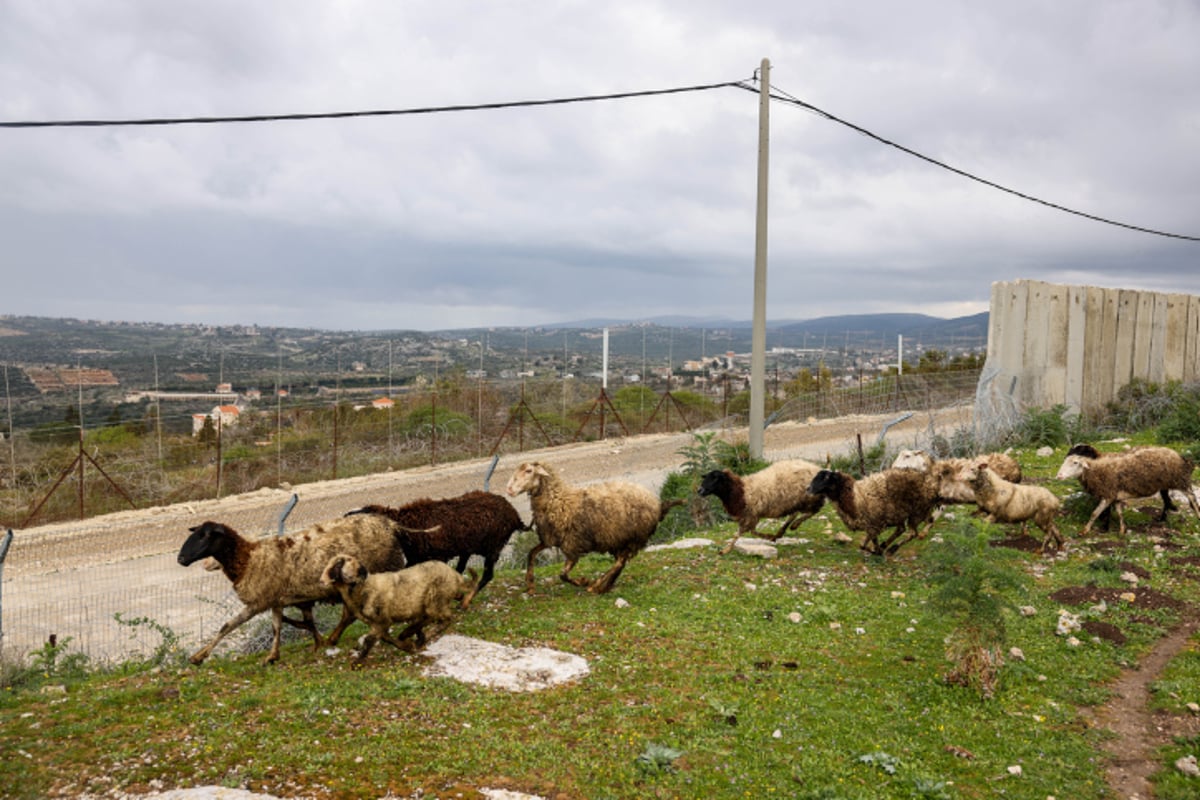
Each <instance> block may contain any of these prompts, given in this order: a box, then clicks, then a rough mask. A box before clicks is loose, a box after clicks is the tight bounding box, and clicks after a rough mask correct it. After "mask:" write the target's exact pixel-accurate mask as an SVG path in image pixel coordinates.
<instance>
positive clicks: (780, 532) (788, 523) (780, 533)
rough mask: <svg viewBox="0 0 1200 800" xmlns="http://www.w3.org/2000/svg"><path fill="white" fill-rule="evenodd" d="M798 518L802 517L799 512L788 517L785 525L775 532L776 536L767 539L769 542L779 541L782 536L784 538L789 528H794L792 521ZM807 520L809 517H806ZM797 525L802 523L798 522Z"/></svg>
mask: <svg viewBox="0 0 1200 800" xmlns="http://www.w3.org/2000/svg"><path fill="white" fill-rule="evenodd" d="M798 516H800V512H798V511H797V512H796V513H795V514H792V515H791V516H790V517H788V518H787V519H786V520H784V522H783V525H781V526H779V530H777V531H776V532H775V535H774V536H768V537H767V541H768V542H774V541H777V540H778V539H779V538H780V537H781V536H783V535H784V534H785V533H787V532H788V528H790V527H792V521H793V520H795V519H796V517H798ZM805 519H808V517H805ZM796 524H797V525H799V524H800V523H799V522H797V523H796Z"/></svg>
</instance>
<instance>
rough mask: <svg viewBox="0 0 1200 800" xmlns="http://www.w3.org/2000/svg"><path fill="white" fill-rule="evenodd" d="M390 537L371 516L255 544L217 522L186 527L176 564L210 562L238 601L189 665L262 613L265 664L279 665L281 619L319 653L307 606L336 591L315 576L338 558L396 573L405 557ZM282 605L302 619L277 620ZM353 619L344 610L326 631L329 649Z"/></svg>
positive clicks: (390, 529) (381, 520)
mask: <svg viewBox="0 0 1200 800" xmlns="http://www.w3.org/2000/svg"><path fill="white" fill-rule="evenodd" d="M396 531H397V526H396V523H394V522H392V521H391V520H389V519H387V518H385V517H380V516H376V515H365V516H356V517H344V518H341V519H336V520H333V521H331V522H325V523H318V524H316V525H313V526H311V527H309V528H306V529H304V530H302V531H298V532H297V533H294V534H292V535H290V536H279V537H271V538H266V539H260V540H257V541H252V540H249V539H246V538H245V537H243V536H241V535H240V534H239V533H238V532H237V531H235V530H233V529H232V528H230V527H229V526H227V525H223V524H221V523H219V522H212V521H209V522H204V523H202V524H200V525H197V526H196V527H194V528H191V529H190V535H189V536H188V538H187V540H186V541H184V543H183V546H182V547H180V549H179V556H178V557H177V559H176V560H177V561H178V562H179V563H180V564H181V565H183V566H185V567H186V566H188V565H189V564H192V563H194V562H196V561H199V560H200V559H202V558H206V557H208V556H212V557H213V558H214V559H215V560H216V561H217V562H218V563H219V564H220V565H221V570H222V571H223V572H224V573H225V577H227V578H229V580H230V582H232V583H233V590H234V591H235V592H236V593H237V596H238V599H239V600H241V601H242V603H243V607H242V610H241V611H240V612H239V613H238V614H237V616H235V617H234V618H233V619H231V620H229V621H228V622H226V623H225V624H224V625H222V626H221V630H220V631H219V632H218V633H217V635H216V637H215V638H214V639H213V640H212V641H211V642H209V643H208V644H207V645H205V646H204V647H202V648H200V649H199V650H197V651H196V652H195V653H193V654H192V656H191V662H192V663H193V664H201V663H203V661H204V660H205V659H206V658H208V657H209V655H211V654H212V651H213V649H214V648H215V647H216V646H217V643H218V642H220V641H221V640H222V639H224V638H225V637H226V636H227V635H229V634H230V633H231V632H233V631H234V630H236V629H237V628H238V627H240V626H241V625H242V624H243V623H245V622H246V621H247V620H249V619H251V618H252V617H255V616H257V615H258V614H260V613H262V612H263V611H266V610H268V609H270V611H271V614H272V623H273V626H274V629H275V635H274V638H273V640H272V642H271V649H270V652H269V653H268V654H267V658H266V663H268V664H270V663H274V662H275V661H277V660H279V645H280V636H281V633H282V624H283V622H284V621H285V620H286V621H288V622H290V623H292V624H295V625H298V626H299V627H303V628H306V629H307V630H308V631H309V632H310V633H312V636H313V649H314V650H318V649H320V647H321V645H322V641H321V635H320V634H319V633H318V632H317V628H316V625H315V624H314V622H313V618H312V608H313V605H314V604H315V603H316V602H317V601H324V600H333V601H336V600H338V593H337V592H336V591H334V590H332V589H329V588H328V587H323V586H321V583H320V578H321V571H322V570H323V569H324V567H325V565H326V564H327V563H328V561H329V559H330V558H331V557H332V556H334V555H337V554H338V553H353V554H355V556H356V557H357V558H358V559H359V560H360V561H361V562H362V563H363V564H367V565H370V566H371V567H373V568H374V569H376V570H380V571H383V570H394V569H399V568H400V567H403V566H404V551H403V550H402V549H401V548H400V545H399V543H398V542H397V537H396ZM286 606H297V607H298V608H300V610H301V613H302V614H303V615H304V621H303V622H301V623H297V622H295V621H294V620H290V619H287V618H286V617H284V615H283V609H284V608H285V607H286ZM353 620H354V617H353V615H352V614H351V612H350V611H349V610H347V609H345V608H343V609H342V619H341V621H339V622H338V625H337V627H336V628H335V629H334V630H333V631H332V632H331V633H330V635H329V638H328V642H329V643H330V644H336V643H337V641H338V639H339V638H340V637H341V635H342V632H343V631H345V629H346V627H347V626H348V625H349V624H350V623H351V622H353Z"/></svg>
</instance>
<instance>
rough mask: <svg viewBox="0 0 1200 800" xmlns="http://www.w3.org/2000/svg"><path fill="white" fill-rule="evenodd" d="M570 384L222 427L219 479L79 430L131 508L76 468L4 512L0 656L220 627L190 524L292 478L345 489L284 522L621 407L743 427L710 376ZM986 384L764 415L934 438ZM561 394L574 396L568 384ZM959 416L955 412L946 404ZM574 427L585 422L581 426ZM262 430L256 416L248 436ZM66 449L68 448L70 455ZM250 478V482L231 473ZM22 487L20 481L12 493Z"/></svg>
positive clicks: (199, 447)
mask: <svg viewBox="0 0 1200 800" xmlns="http://www.w3.org/2000/svg"><path fill="white" fill-rule="evenodd" d="M574 383H575V384H576V385H574V386H571V387H568V388H567V389H564V387H563V384H562V382H558V383H557V384H555V385H550V386H528V385H527V386H523V387H521V386H515V387H508V388H502V387H497V386H486V387H485V386H480V387H478V389H477V391H478V395H477V396H476V397H469V396H466V395H468V394H470V393H468V392H462V393H460V395H459V396H458V397H455V398H448V397H444V396H438V397H436V398H435V397H434V396H433V395H432V393H427V394H425V395H422V396H410V397H406V398H405V400H404V404H399V403H398V404H397V405H398V406H399V409H393V411H392V412H391V416H390V418H389V416H387V415H380V414H378V413H377V412H376V411H371V412H368V413H370V414H372V415H373V417H372V418H371V419H370V420H369V423H370V424H369V425H368V424H367V422H368V420H364V419H363V418H361V417H355V416H354V414H357V413H361V412H355V411H346V410H343V411H341V412H340V413H341V416H342V417H344V419H341V418H339V422H338V426H339V427H338V431H337V434H336V436H337V441H336V442H335V440H334V435H335V434H334V431H333V430H332V427H331V426H330V425H329V424H328V420H327V421H326V423H327V424H326V425H325V426H324V427H323V428H322V429H321V430H318V431H315V432H313V433H312V434H311V437H312V439H311V441H310V442H309V443H308V444H307V445H306V447H304V448H298V449H296V450H294V451H289V452H287V453H286V454H284V453H282V448H279V449H276V448H274V447H273V446H272V445H274V444H275V443H274V442H270V443H268V444H267V445H264V446H262V447H261V448H259V449H261V450H265V451H266V452H265V453H258V452H256V450H255V446H254V445H253V444H250V445H247V444H246V443H245V442H246V439H245V438H239V437H241V436H242V434H243V432H238V434H237V435H234V434H230V436H229V437H228V440H227V441H225V442H223V446H227V447H228V448H229V449H226V450H225V451H224V452H223V454H222V455H221V458H223V459H226V460H225V461H223V463H221V464H220V466H219V471H220V472H221V473H223V474H221V475H220V476H219V478H220V480H222V481H224V485H223V486H218V485H217V481H218V465H217V464H216V463H214V462H215V459H216V458H217V455H216V452H215V450H214V449H213V445H212V443H208V444H205V443H201V442H197V441H189V440H190V439H191V437H186V438H187V439H188V440H185V439H179V440H176V441H174V442H173V443H172V445H171V446H172V447H175V448H179V449H180V450H181V451H183V455H180V454H178V453H176V454H174V455H172V456H171V458H172V459H175V460H178V461H182V462H185V463H187V462H189V461H196V462H202V463H198V464H188V466H189V467H190V468H192V469H193V472H192V473H191V474H190V476H189V477H185V478H181V477H178V476H169V475H166V476H165V475H164V473H165V472H166V471H167V470H166V466H165V465H164V463H163V460H162V459H161V458H160V457H159V454H158V449H157V447H156V443H155V442H154V441H150V442H147V441H142V440H139V441H134V442H132V443H130V442H129V441H123V442H118V443H116V444H111V443H110V444H106V443H104V442H97V441H87V440H86V438H85V442H86V445H85V446H86V447H88V448H90V449H89V451H88V452H89V454H90V455H91V456H92V457H93V458H95V459H96V461H97V462H98V463H99V464H101V465H104V466H105V468H106V471H107V472H108V473H109V474H110V476H111V477H112V478H113V480H114V481H117V482H121V483H122V485H123V486H125V487H126V490H127V491H128V492H129V493H130V495H131V496H132V497H134V498H135V500H136V504H137V506H138V508H137V509H136V510H135V509H130V508H128V507H127V506H125V505H124V504H123V503H120V502H117V503H112V502H109V503H108V505H105V503H104V502H101V501H100V499H99V498H102V497H103V496H104V495H103V491H104V482H103V481H102V480H100V479H97V478H94V477H90V476H88V475H86V474H85V475H84V480H85V481H87V483H86V485H85V486H84V487H83V490H80V485H79V479H78V475H77V473H71V474H70V475H68V476H67V478H65V479H64V485H65V486H66V489H65V490H63V491H64V495H65V498H66V499H65V500H60V501H58V502H59V505H58V506H55V505H54V503H49V504H47V506H46V513H47V514H48V515H51V514H53V515H57V520H58V521H56V522H53V523H45V524H43V523H41V522H38V523H37V524H33V525H30V526H28V527H24V528H22V527H20V526H19V525H17V524H13V523H11V522H10V523H9V525H10V526H11V527H13V528H16V529H17V530H16V531H15V535H14V537H13V540H12V546H11V548H10V549H9V552H8V554H7V558H5V559H4V560H3V561H2V562H0V658H3V659H16V660H21V659H27V658H29V657H30V654H31V653H34V652H36V651H38V649H39V648H42V647H43V646H44V645H45V644H46V643H47V642H48V641H49V640H50V637H52V636H53V637H54V639H55V641H57V642H58V644H59V645H60V646H62V645H64V644H65V645H66V647H67V648H68V650H69V652H76V653H83V654H85V655H86V656H87V657H88V658H89V659H91V660H94V661H98V662H113V661H120V660H124V659H127V658H130V657H145V656H146V655H148V654H151V653H155V652H156V651H159V650H160V649H161V648H164V647H172V648H186V649H187V650H189V651H190V650H191V649H193V648H194V647H196V646H198V645H199V644H200V643H202V642H203V641H206V640H207V639H208V638H211V637H212V636H213V635H215V633H216V631H217V629H218V628H220V626H221V625H222V624H223V623H224V622H226V621H227V620H228V619H230V618H231V617H232V616H233V615H234V614H235V613H236V611H237V610H238V609H239V608H240V606H241V604H240V601H238V600H237V598H236V595H234V593H233V591H232V589H231V586H230V583H229V581H228V579H226V578H225V576H224V575H223V573H221V572H220V571H219V570H217V571H208V570H205V569H204V568H203V567H202V566H201V565H199V564H195V565H192V566H191V567H189V568H186V569H185V568H182V567H180V566H179V565H178V564H177V563H176V561H175V557H176V554H177V552H178V549H179V546H180V544H181V543H182V540H183V538H184V537H185V536H186V532H187V528H189V527H191V526H194V525H198V524H200V523H201V522H203V521H205V520H206V519H219V520H220V521H222V522H224V523H226V524H228V525H230V526H231V527H233V528H234V529H236V530H238V531H239V532H241V533H242V534H243V535H247V536H252V537H256V536H272V535H276V534H277V533H278V531H279V530H280V527H281V526H280V519H281V517H282V516H283V515H284V513H285V511H286V510H287V507H288V506H289V504H294V503H295V497H294V494H293V485H297V486H299V485H301V484H305V485H310V484H306V483H305V482H306V481H309V480H316V481H325V480H327V479H330V478H334V477H335V476H336V477H337V478H339V480H338V482H337V486H338V487H345V488H344V489H343V488H339V490H338V491H337V492H331V493H330V494H329V496H325V495H323V494H318V493H306V496H304V497H303V498H302V499H301V500H300V502H299V503H298V504H295V509H294V510H293V511H291V513H290V515H288V516H287V517H286V524H285V525H284V526H283V527H284V528H286V530H287V531H296V530H299V529H301V528H303V527H306V526H308V525H311V524H313V523H316V522H319V521H323V520H328V519H332V518H335V517H338V516H341V515H342V514H343V513H345V511H347V510H348V509H349V508H350V507H354V506H358V505H365V504H367V503H381V504H385V505H396V504H398V503H400V502H407V501H408V499H415V498H407V499H406V498H404V497H403V496H402V494H399V493H398V488H397V487H398V478H397V476H398V475H400V474H401V473H402V471H404V470H416V471H417V472H419V473H425V472H428V471H429V470H430V469H432V470H433V471H434V472H436V473H438V474H439V475H441V474H450V473H451V472H454V471H455V470H457V469H460V468H459V467H457V466H456V465H457V464H458V463H459V462H460V461H462V464H463V465H464V466H462V467H461V469H462V470H466V469H470V470H472V471H473V472H472V473H471V479H472V480H478V482H479V483H478V484H476V486H477V488H482V482H483V480H484V478H485V466H486V463H487V461H488V460H489V459H490V458H491V456H492V455H493V454H497V455H504V454H513V453H519V452H523V451H525V450H530V449H541V448H544V447H548V446H559V445H564V444H569V443H571V442H572V441H574V440H576V439H579V440H585V439H586V440H592V439H601V438H606V439H607V438H613V437H616V438H619V437H621V436H622V435H623V433H621V432H620V431H619V428H618V426H617V424H616V422H615V421H614V420H613V418H612V417H613V412H614V411H615V412H616V413H618V414H620V416H621V421H622V422H623V423H624V424H625V426H626V427H627V428H628V429H629V433H630V434H631V435H636V434H638V433H641V432H643V431H647V432H650V433H664V432H666V433H678V432H687V431H691V432H699V431H702V430H705V429H725V430H736V429H744V427H745V424H746V422H745V414H744V413H743V412H741V411H739V409H738V408H737V403H736V401H735V396H734V395H732V394H730V395H723V394H722V393H721V391H720V388H719V387H718V388H717V390H716V391H715V392H714V393H712V394H710V395H709V396H708V398H707V402H706V403H705V404H698V403H697V402H696V401H695V398H694V397H690V396H688V395H687V394H686V393H682V394H683V397H684V399H685V400H686V401H687V402H686V403H681V404H680V405H675V404H674V403H671V402H670V401H669V400H668V401H667V402H662V401H663V397H664V395H663V394H662V393H659V394H654V393H650V394H649V395H645V396H640V397H639V398H638V402H637V403H632V404H631V403H630V401H629V398H628V397H618V400H619V401H620V402H618V403H616V404H615V405H614V406H613V408H612V410H611V411H607V412H606V414H605V419H604V420H603V421H602V420H601V418H600V414H599V413H598V412H595V413H591V415H590V416H588V414H587V413H586V412H587V411H588V406H589V405H590V404H591V403H592V401H593V400H594V399H595V398H596V397H598V396H599V391H598V388H599V387H598V386H595V385H590V386H589V385H587V384H584V383H583V382H574ZM983 386H984V384H983V382H981V381H980V380H979V374H978V372H975V371H970V372H957V373H935V374H931V375H913V376H904V377H903V378H896V377H895V376H893V377H892V378H891V379H889V380H875V381H871V382H863V383H862V384H859V385H850V386H840V387H837V388H833V387H822V388H821V389H820V390H817V391H812V392H808V393H803V394H798V395H795V396H793V397H785V396H783V395H782V394H780V393H778V392H776V391H772V390H771V387H768V388H769V392H770V393H769V398H770V400H769V407H770V409H771V413H770V416H769V418H768V426H771V425H779V424H782V423H784V422H793V423H801V424H804V423H809V422H815V421H817V420H824V419H830V418H838V417H845V416H849V415H888V414H893V413H894V414H895V415H897V416H899V415H901V414H905V413H909V414H913V415H921V418H922V419H927V420H928V423H927V425H926V427H925V428H924V429H923V430H921V431H920V432H918V433H917V434H915V435H912V434H910V438H909V439H908V440H906V441H905V442H903V443H902V446H906V447H911V446H928V445H929V444H930V443H931V442H932V441H933V440H934V439H936V438H937V437H943V438H944V437H947V436H950V437H953V436H957V435H961V434H962V433H963V431H962V430H961V429H951V428H949V427H948V426H947V424H946V423H945V417H944V415H942V414H941V412H940V411H939V410H943V409H954V408H957V409H962V408H969V407H970V406H971V405H972V404H973V403H974V402H976V401H977V399H978V397H979V396H980V392H982V391H983V389H982V387H983ZM485 392H486V393H491V394H492V395H493V400H492V401H491V402H489V403H484V402H482V400H481V399H480V398H481V396H482V395H483V394H484V393H485ZM564 392H570V393H571V394H569V395H568V396H566V397H564ZM673 394H674V395H676V396H679V395H680V394H681V393H679V392H675V393H673ZM435 404H436V408H437V411H436V412H435V414H436V415H437V416H434V417H433V418H432V419H430V418H429V417H430V416H432V415H429V413H428V412H429V410H430V409H431V408H432V407H433V406H434V405H435ZM564 408H565V409H566V414H564V413H563V409H564ZM667 409H669V411H668V410H667ZM413 414H417V415H418V418H419V419H423V420H426V421H427V422H428V424H427V425H426V426H425V427H423V428H422V427H421V426H420V425H418V424H412V422H413ZM961 418H962V415H961V414H959V415H957V416H955V419H961ZM239 424H241V423H239ZM602 425H603V426H606V427H604V428H601V426H602ZM364 429H369V431H368V430H364ZM580 429H582V431H583V433H582V434H580V435H579V436H578V437H577V436H576V432H577V431H579V430H580ZM768 429H769V428H768ZM368 432H369V433H370V434H371V435H367V433H368ZM261 434H262V430H261V429H259V430H258V431H257V432H255V434H253V435H261ZM547 439H548V440H549V441H546V440H547ZM853 445H854V443H853V442H852V441H850V440H847V441H846V442H845V443H844V446H845V447H846V448H847V449H848V448H850V447H852V446H853ZM18 452H19V453H20V457H19V458H18V460H17V461H18V466H17V471H18V472H21V471H24V478H22V477H21V476H20V475H17V476H14V475H8V478H9V479H10V481H9V485H8V488H7V489H5V491H6V492H7V493H8V494H7V503H8V507H7V508H6V509H4V511H5V514H6V516H7V517H8V519H9V520H12V519H14V518H15V517H19V516H21V514H22V513H26V512H27V511H28V509H29V508H30V507H31V504H32V502H33V500H32V499H31V498H34V497H35V496H37V494H38V492H44V491H45V489H46V487H47V485H48V482H49V481H51V480H53V478H55V477H57V476H56V475H54V470H51V469H42V470H40V473H39V474H41V476H42V480H41V481H37V482H34V484H33V485H32V486H26V485H24V484H23V481H24V480H27V479H28V478H29V476H30V475H31V474H34V473H37V472H38V470H37V469H35V468H34V466H33V465H32V464H31V463H30V462H28V461H25V462H24V463H22V461H21V458H30V457H31V456H30V455H29V454H30V453H32V450H30V451H24V452H21V448H18ZM69 454H70V450H69V448H68V449H66V450H65V453H64V455H69ZM767 455H768V458H776V459H778V458H786V457H795V456H797V455H799V454H798V453H793V452H788V451H783V450H781V451H778V452H773V453H768V454H767ZM139 456H141V458H140V459H139ZM476 473H477V474H476ZM255 476H257V479H254V478H255ZM243 478H244V479H245V483H244V484H243V483H241V482H240V481H241V480H242V479H243ZM13 484H15V487H14V486H13ZM235 489H236V491H235ZM189 490H190V491H191V494H189V493H188V492H189ZM22 491H23V492H25V494H23V495H22V494H20V492H22ZM80 497H83V500H84V505H85V508H84V511H85V513H84V515H83V518H82V519H80V518H78V516H77V512H78V508H77V507H76V503H77V502H78V501H79V498H80ZM109 500H110V501H111V498H109ZM351 503H352V504H351ZM54 509H57V510H54ZM93 509H96V511H95V512H94V511H93ZM101 511H104V512H108V513H99V512H101ZM244 627H245V628H247V629H248V630H247V632H246V633H245V635H243V636H242V637H240V642H241V644H239V638H238V637H234V638H233V641H232V642H231V644H230V645H224V644H223V645H222V650H225V649H226V648H228V647H239V646H242V647H248V648H249V649H255V648H257V647H261V646H262V643H263V641H264V638H263V637H264V631H265V630H267V629H269V618H267V617H264V618H260V619H259V620H256V621H255V622H252V623H251V624H249V625H247V626H244Z"/></svg>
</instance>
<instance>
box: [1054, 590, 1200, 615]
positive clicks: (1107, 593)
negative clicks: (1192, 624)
mask: <svg viewBox="0 0 1200 800" xmlns="http://www.w3.org/2000/svg"><path fill="white" fill-rule="evenodd" d="M1129 594H1132V595H1134V600H1133V602H1132V603H1131V605H1133V606H1136V607H1137V608H1140V609H1145V610H1149V611H1153V610H1156V609H1162V608H1166V609H1170V610H1172V611H1183V610H1185V609H1186V608H1188V604H1187V603H1185V602H1183V601H1182V600H1178V599H1176V598H1174V597H1171V595H1169V594H1164V593H1162V592H1160V591H1157V590H1155V589H1146V588H1137V589H1107V588H1101V587H1099V586H1067V587H1064V588H1062V589H1059V590H1058V591H1057V592H1054V593H1053V594H1051V595H1050V599H1051V600H1053V601H1054V602H1056V603H1062V604H1063V605H1065V606H1082V605H1096V604H1098V603H1100V602H1101V601H1104V602H1105V603H1107V604H1114V605H1115V604H1118V603H1125V602H1127V601H1126V600H1124V599H1122V598H1121V595H1129Z"/></svg>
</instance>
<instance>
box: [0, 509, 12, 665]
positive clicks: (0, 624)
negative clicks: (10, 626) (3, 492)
mask: <svg viewBox="0 0 1200 800" xmlns="http://www.w3.org/2000/svg"><path fill="white" fill-rule="evenodd" d="M12 540H13V532H12V528H9V529H8V533H6V534H4V540H3V541H0V645H2V644H3V643H4V559H5V558H6V557H7V556H8V548H9V545H11V544H12Z"/></svg>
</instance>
